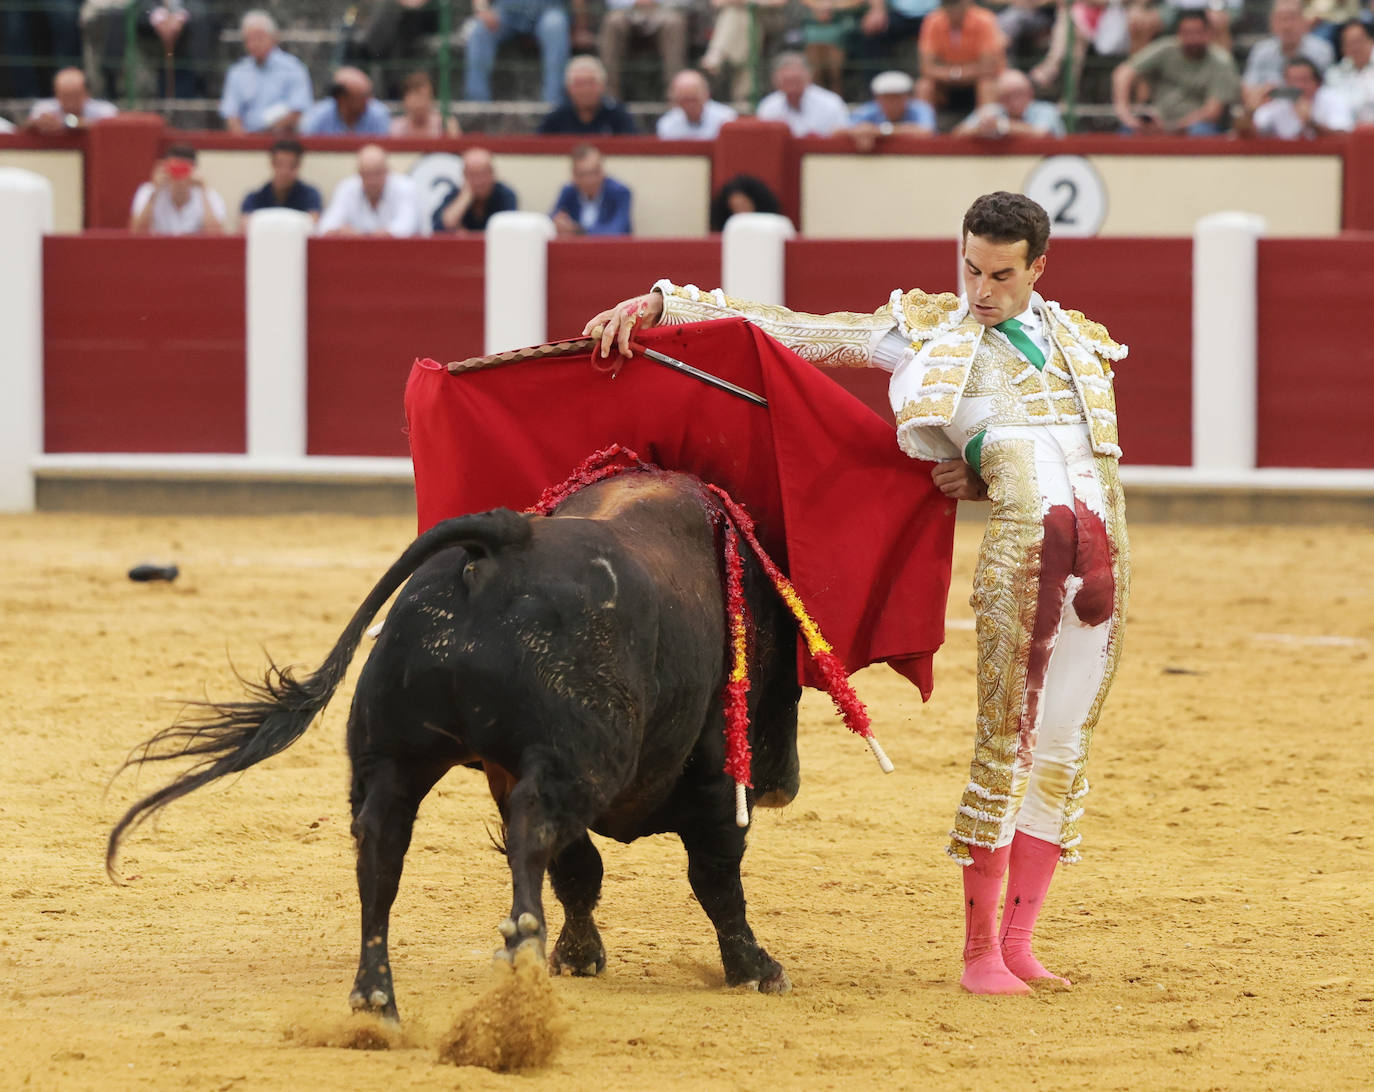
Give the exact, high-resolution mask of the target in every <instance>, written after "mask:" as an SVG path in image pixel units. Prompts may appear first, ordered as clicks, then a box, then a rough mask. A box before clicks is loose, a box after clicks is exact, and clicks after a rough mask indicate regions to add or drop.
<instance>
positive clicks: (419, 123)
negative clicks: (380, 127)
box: [391, 72, 462, 137]
mask: <svg viewBox="0 0 1374 1092" xmlns="http://www.w3.org/2000/svg"><path fill="white" fill-rule="evenodd" d="M401 110H402V113H401V116H400V117H398V118H392V119H391V135H392V136H394V137H437V136H460V135H461V133H462V130H460V129H459V128H458V119H457V118H455V117H453V116H452V115H450V116H449V118H448V119H447V120H445V119H444V118H443V117H442V116H441V115H440V113H439V107H438V105H437V104H436V103H435V101H434V81H433V80H431V79H430V78H429V73H428V72H412V73H411V74H410V75H409V76H407V77H406V78H405V82H404V83H402V84H401Z"/></svg>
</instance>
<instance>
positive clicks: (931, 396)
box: [654, 280, 1127, 459]
mask: <svg viewBox="0 0 1374 1092" xmlns="http://www.w3.org/2000/svg"><path fill="white" fill-rule="evenodd" d="M654 291H657V292H661V293H662V294H663V317H662V319H661V320H660V321H662V322H664V323H684V322H703V321H706V320H708V319H715V318H724V317H726V316H727V315H740V316H743V317H744V318H747V319H749V320H750V321H751V322H753V323H754V324H755V325H757V326H758V327H760V328H761V329H763V330H764V331H765V332H766V333H768V334H769V335H771V336H772V337H775V338H777V339H778V340H779V341H781V342H782V343H783V344H784V345H786V346H787V347H788V348H789V349H791V350H792V351H793V352H794V353H796V354H797V355H798V356H800V357H801V358H802V359H803V360H807V361H810V362H811V363H812V364H816V365H821V366H825V367H866V366H869V365H871V364H872V363H873V354H874V350H875V349H876V348H877V345H878V343H879V342H880V341H882V340H883V338H885V337H886V336H887V335H888V334H889V333H890V332H891V331H892V330H893V329H894V328H895V329H896V330H897V331H898V332H899V333H900V334H901V335H902V337H903V338H904V339H905V340H906V341H907V342H908V343H909V344H910V346H911V349H912V351H913V353H914V354H915V355H914V357H911V358H908V359H907V360H905V361H904V362H903V363H902V364H900V365H899V366H898V367H897V369H896V370H895V371H894V373H893V377H892V384H891V388H890V397H891V401H892V409H893V413H894V414H896V417H897V436H898V442H899V443H900V444H901V445H902V448H903V450H905V451H906V452H907V453H908V454H910V455H913V456H915V457H916V458H923V459H944V458H951V457H954V456H953V455H951V450H950V448H951V445H950V441H949V440H947V439H946V438H945V437H944V436H943V435H941V434H940V433H939V430H941V429H943V428H945V427H947V426H948V425H949V424H950V422H951V420H952V419H953V416H954V411H955V407H956V406H957V405H958V403H959V399H960V398H961V397H962V395H963V393H964V388H965V385H966V384H967V382H968V377H969V367H970V364H971V363H972V361H973V357H974V354H975V353H977V351H978V348H979V345H980V344H981V342H982V339H983V336H984V334H985V332H986V327H984V326H983V324H982V323H980V322H978V320H977V319H976V318H973V317H971V316H970V315H969V313H968V307H967V305H966V304H965V303H964V302H963V301H962V300H961V299H960V298H959V297H958V296H955V295H954V294H953V293H950V292H944V293H940V294H938V295H931V294H929V293H926V292H922V291H921V290H920V289H913V290H912V291H910V292H906V293H903V292H901V291H900V290H896V291H894V292H893V293H892V296H891V298H890V299H889V301H888V304H887V306H885V307H880V308H879V309H878V310H877V311H874V312H871V313H863V312H855V311H838V312H835V313H833V314H828V315H812V314H807V313H805V312H802V311H789V310H788V309H787V308H785V307H774V306H769V305H766V304H760V303H753V302H751V301H749V300H743V299H738V298H736V297H732V296H727V295H725V293H724V292H722V291H721V290H720V289H718V288H717V289H715V290H714V291H709V292H708V291H703V290H702V289H699V288H697V287H696V286H695V285H686V286H685V287H679V286H677V285H675V284H673V283H672V282H671V281H667V280H661V281H659V282H658V283H657V284H655V285H654ZM1032 302H1033V304H1034V305H1035V306H1036V307H1037V308H1038V309H1039V311H1040V313H1041V315H1042V316H1043V318H1044V321H1045V328H1046V332H1047V334H1048V336H1049V337H1050V339H1051V340H1052V341H1053V343H1054V345H1055V346H1056V347H1057V348H1058V349H1059V351H1060V353H1062V355H1063V359H1064V362H1065V363H1066V365H1067V367H1068V373H1069V377H1070V378H1071V380H1072V383H1073V388H1074V391H1075V392H1076V394H1077V396H1078V401H1079V404H1080V406H1081V407H1082V412H1083V416H1084V417H1085V418H1086V420H1087V422H1088V427H1089V430H1090V432H1091V437H1092V447H1093V451H1094V452H1096V453H1097V454H1099V455H1110V456H1113V457H1120V455H1121V448H1120V446H1119V444H1118V436H1117V422H1116V399H1115V396H1114V394H1113V392H1112V379H1113V376H1114V373H1113V371H1112V368H1111V364H1112V362H1114V361H1117V360H1122V359H1124V358H1125V356H1126V354H1127V348H1126V346H1124V345H1119V344H1117V343H1116V342H1115V341H1113V340H1112V339H1111V337H1110V335H1109V334H1108V333H1107V330H1106V328H1105V327H1104V326H1102V325H1101V324H1099V323H1096V322H1093V321H1091V320H1090V319H1088V318H1085V317H1084V315H1083V314H1082V313H1081V312H1079V311H1069V310H1066V309H1064V308H1062V307H1060V306H1059V304H1057V303H1054V302H1050V301H1045V300H1042V299H1041V298H1040V297H1039V295H1038V294H1037V295H1036V296H1034V297H1033V300H1032ZM1023 405H1024V408H1025V413H1026V416H1027V419H1028V422H1029V423H1044V424H1054V423H1056V422H1057V421H1058V420H1059V418H1060V416H1061V415H1060V414H1058V413H1056V412H1055V410H1054V407H1053V404H1052V402H1051V400H1050V399H1048V398H1045V397H1044V395H1043V385H1042V384H1039V383H1029V382H1028V383H1027V384H1026V391H1025V393H1024V395H1023ZM1075 419H1076V418H1075Z"/></svg>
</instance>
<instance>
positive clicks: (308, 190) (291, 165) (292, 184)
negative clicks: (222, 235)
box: [239, 137, 324, 221]
mask: <svg viewBox="0 0 1374 1092" xmlns="http://www.w3.org/2000/svg"><path fill="white" fill-rule="evenodd" d="M267 154H268V158H269V159H270V160H271V163H272V179H271V181H269V182H267V183H266V184H265V185H263V187H262V188H261V189H257V190H252V191H251V192H249V193H248V194H246V195H245V196H244V198H243V204H242V205H240V206H239V214H240V216H241V217H242V218H243V219H244V220H245V221H246V220H247V218H248V217H249V216H250V215H251V214H253V213H255V212H257V211H258V209H295V210H296V211H297V212H308V213H309V214H310V217H311V219H312V220H315V221H318V220H319V218H320V209H321V208H323V206H324V202H323V201H322V200H321V198H320V191H319V190H317V189H316V188H315V187H314V186H312V185H310V184H309V183H308V182H302V181H301V160H302V159H304V158H305V149H304V148H302V147H301V142H300V141H299V140H293V139H291V138H290V137H287V138H285V139H283V140H278V141H277V142H276V143H275V144H273V145H272V148H271V150H270V151H269V152H268V153H267Z"/></svg>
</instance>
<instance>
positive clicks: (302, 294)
mask: <svg viewBox="0 0 1374 1092" xmlns="http://www.w3.org/2000/svg"><path fill="white" fill-rule="evenodd" d="M51 205H52V195H51V190H50V187H49V186H48V185H47V184H46V183H45V182H44V181H43V179H41V178H39V177H36V176H34V175H32V174H30V173H28V172H21V171H13V170H4V169H0V239H3V240H4V241H5V245H4V246H3V247H0V360H3V362H4V365H3V368H0V506H3V507H5V508H8V509H23V508H27V507H31V506H32V503H33V474H34V471H35V470H36V469H38V468H44V467H49V468H51V467H62V466H73V467H75V466H82V467H103V468H109V469H112V470H118V469H120V468H123V469H133V470H136V469H139V468H145V469H147V468H155V467H181V468H184V469H187V470H190V471H195V470H204V471H206V472H216V473H222V472H231V471H234V470H235V469H252V470H254V471H256V472H270V473H294V472H299V471H300V470H301V469H302V468H305V467H309V468H310V469H311V470H312V471H328V470H331V469H333V470H336V471H338V472H339V473H350V472H356V471H357V470H358V469H359V468H360V467H366V468H370V469H372V470H378V469H380V470H383V471H385V472H387V473H394V474H396V475H404V474H406V473H408V467H407V463H406V461H405V456H406V452H407V447H406V439H405V435H404V432H403V419H402V406H401V396H402V391H403V388H404V384H405V379H406V376H407V374H408V371H409V368H410V365H411V362H412V360H413V359H414V358H416V357H418V356H430V357H434V358H436V359H438V360H441V361H442V360H455V359H461V358H464V357H467V356H472V355H476V354H479V353H481V352H484V351H493V350H496V349H504V348H510V347H512V346H514V345H519V344H531V343H537V342H539V341H542V340H544V339H546V338H559V337H569V336H576V335H577V334H580V332H581V330H582V326H583V324H584V323H585V321H586V319H587V318H588V317H589V316H590V315H592V314H593V313H595V312H596V311H598V310H600V309H602V308H603V307H605V306H608V305H609V304H610V303H611V302H614V301H616V300H618V299H622V298H624V297H626V296H629V295H632V294H634V293H637V292H642V291H644V290H646V289H647V287H648V286H649V285H650V284H652V283H653V281H654V280H655V279H657V278H658V277H660V276H667V277H670V278H672V279H673V280H675V281H677V282H678V283H689V282H690V283H696V284H698V285H701V286H703V287H708V286H709V287H714V286H715V285H717V284H724V285H725V286H726V287H727V289H728V290H730V291H732V292H736V293H738V294H741V295H746V296H753V297H755V298H760V299H772V300H774V301H776V302H785V303H786V304H787V305H788V306H790V307H794V308H798V309H801V310H815V311H823V310H837V309H857V310H868V309H872V308H874V307H876V306H879V305H881V304H882V303H884V302H886V300H887V298H888V295H889V293H890V292H891V290H892V289H893V288H903V289H905V288H911V287H916V286H919V287H922V288H925V289H927V290H930V291H939V290H945V289H953V288H955V277H956V272H957V265H956V244H955V239H954V238H953V237H949V238H946V239H938V240H934V239H893V240H837V239H806V238H793V237H791V236H792V232H791V228H790V225H788V224H787V223H786V222H785V221H783V220H781V218H750V219H751V220H752V221H753V222H752V223H750V222H747V221H744V220H740V219H739V218H737V219H736V220H735V221H732V226H731V230H730V231H729V232H727V234H726V235H725V236H723V237H719V236H717V237H712V236H705V237H698V238H687V239H670V238H658V239H642V238H632V239H617V240H609V239H586V238H582V239H575V240H554V239H550V238H549V232H548V229H547V222H546V220H545V219H544V218H543V217H541V216H539V215H537V214H531V213H517V214H510V220H509V221H508V222H507V223H505V224H503V225H501V226H500V227H496V228H495V230H494V231H493V233H492V234H491V235H490V236H489V238H488V239H487V240H483V239H480V238H466V239H448V238H444V239H414V240H373V239H333V238H331V239H318V238H309V237H307V236H306V234H305V232H304V230H303V225H301V224H299V223H298V222H297V221H296V220H295V219H294V215H293V214H290V213H277V214H274V215H272V216H264V217H257V218H255V219H254V222H253V229H252V230H251V231H250V233H249V234H248V235H247V236H246V237H244V236H229V237H221V238H182V239H170V238H150V237H138V236H130V235H128V234H127V233H124V232H119V231H87V232H85V233H83V234H79V235H54V234H48V233H47V228H48V227H50V225H51V223H52V212H51ZM494 226H495V225H494ZM1042 288H1043V290H1044V292H1045V294H1046V295H1047V296H1048V297H1050V298H1055V299H1059V300H1060V301H1062V302H1064V303H1065V304H1066V305H1068V306H1072V307H1075V308H1078V309H1080V310H1082V311H1084V312H1086V313H1087V314H1089V315H1090V316H1092V317H1093V318H1095V319H1098V320H1100V321H1102V322H1103V323H1105V324H1106V325H1107V326H1108V327H1109V328H1110V329H1111V331H1112V333H1113V334H1114V336H1116V337H1117V338H1118V339H1119V340H1123V341H1126V342H1128V343H1129V344H1130V345H1131V356H1130V358H1129V359H1128V360H1126V361H1124V362H1123V363H1122V364H1121V365H1120V366H1119V367H1118V369H1117V375H1118V379H1117V390H1118V401H1119V404H1120V409H1121V419H1122V427H1121V434H1122V445H1123V447H1124V449H1125V452H1126V456H1125V460H1124V462H1125V465H1126V468H1127V471H1126V473H1127V480H1128V481H1130V480H1131V479H1132V478H1135V479H1136V480H1140V481H1143V480H1154V481H1164V482H1168V481H1175V480H1176V481H1180V482H1195V483H1199V484H1201V483H1205V482H1209V481H1226V482H1247V483H1255V484H1261V485H1262V484H1264V483H1282V484H1284V485H1287V486H1292V485H1295V484H1296V485H1304V486H1310V487H1312V488H1336V487H1340V488H1350V487H1355V488H1361V489H1363V488H1369V487H1374V439H1371V433H1370V431H1369V428H1368V418H1369V415H1370V410H1371V407H1374V339H1371V338H1370V337H1369V335H1368V332H1367V330H1368V314H1369V307H1370V301H1371V300H1374V233H1358V232H1346V233H1344V234H1342V235H1340V236H1337V237H1332V238H1323V239H1302V238H1266V237H1264V234H1263V231H1262V224H1260V223H1259V222H1257V221H1256V220H1255V219H1254V218H1253V217H1246V216H1221V217H1212V218H1207V219H1204V221H1202V223H1201V225H1200V226H1199V228H1198V230H1197V232H1196V233H1195V236H1194V237H1193V238H1188V237H1182V238H1112V239H1100V238H1099V239H1062V240H1056V241H1055V242H1054V244H1053V246H1052V249H1051V259H1050V266H1049V271H1048V272H1047V274H1046V276H1045V278H1044V280H1043V281H1042ZM835 378H836V379H837V381H838V382H840V383H842V384H843V385H844V386H846V387H848V388H849V389H851V390H852V391H854V392H855V393H856V394H858V395H859V396H860V397H861V398H863V399H864V400H865V401H867V402H869V403H870V404H871V405H873V406H874V408H875V409H877V410H879V411H880V412H886V410H885V398H884V389H883V388H884V382H883V380H884V377H883V376H882V375H881V374H880V373H876V372H865V371H862V370H859V371H849V372H840V373H836V374H835Z"/></svg>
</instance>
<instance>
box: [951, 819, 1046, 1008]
mask: <svg viewBox="0 0 1374 1092" xmlns="http://www.w3.org/2000/svg"><path fill="white" fill-rule="evenodd" d="M969 853H970V855H971V856H972V857H973V863H972V864H971V865H966V866H965V867H964V869H963V873H964V973H963V975H962V976H961V977H960V979H959V985H961V986H963V987H964V989H966V990H968V991H969V993H1030V987H1029V986H1027V985H1026V984H1025V983H1024V982H1022V981H1021V979H1019V978H1017V977H1016V975H1014V974H1012V973H1011V971H1009V970H1007V965H1006V963H1005V962H1004V961H1003V958H1002V945H1001V944H1000V943H999V942H998V939H997V901H998V897H999V896H1000V895H1001V894H1002V876H1003V875H1004V874H1005V873H1006V871H1007V861H1008V859H1009V858H1010V856H1011V847H1010V846H1003V847H1002V848H1001V849H997V850H991V849H984V848H983V847H982V846H970V847H969Z"/></svg>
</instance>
